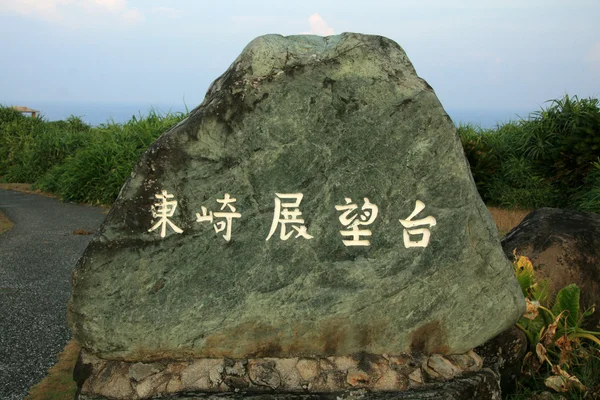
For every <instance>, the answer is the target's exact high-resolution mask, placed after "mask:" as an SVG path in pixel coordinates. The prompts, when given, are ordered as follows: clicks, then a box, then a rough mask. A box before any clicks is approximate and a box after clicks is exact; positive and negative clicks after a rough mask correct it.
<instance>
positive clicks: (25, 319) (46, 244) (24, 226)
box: [0, 189, 105, 400]
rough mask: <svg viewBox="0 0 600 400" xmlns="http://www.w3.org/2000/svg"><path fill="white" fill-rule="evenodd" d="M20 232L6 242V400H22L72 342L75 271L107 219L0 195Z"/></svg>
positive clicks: (2, 341) (0, 204) (2, 382)
mask: <svg viewBox="0 0 600 400" xmlns="http://www.w3.org/2000/svg"><path fill="white" fill-rule="evenodd" d="M0 211H2V212H3V213H4V214H5V215H6V216H7V217H8V218H9V219H10V220H11V221H12V222H13V223H14V226H13V227H12V229H10V230H9V231H8V232H6V233H4V234H2V235H0V399H2V400H16V399H22V398H24V397H25V395H26V394H27V390H28V389H29V388H30V387H31V386H32V385H34V384H35V383H37V382H39V381H40V380H41V379H42V378H43V377H44V375H45V374H46V371H47V370H48V368H49V367H50V366H52V365H53V364H54V363H55V362H56V357H55V356H56V354H58V353H59V352H60V351H62V349H63V347H64V346H65V344H66V343H67V341H68V340H69V338H70V331H69V329H68V327H67V319H66V304H67V300H68V298H69V296H70V294H71V270H72V269H73V267H74V266H75V263H76V262H77V260H78V258H79V256H80V255H81V253H82V252H83V249H85V247H86V245H87V243H88V241H89V240H90V239H91V238H92V236H91V235H86V236H81V235H73V231H74V230H76V229H84V230H87V231H95V230H96V229H97V228H98V227H99V226H100V224H101V223H102V221H103V219H104V217H105V215H104V214H103V213H102V211H103V210H102V209H100V208H96V207H89V206H83V205H78V204H71V203H62V202H60V201H59V200H56V199H51V198H47V197H43V196H40V195H35V194H25V193H19V192H14V191H9V190H2V189H0Z"/></svg>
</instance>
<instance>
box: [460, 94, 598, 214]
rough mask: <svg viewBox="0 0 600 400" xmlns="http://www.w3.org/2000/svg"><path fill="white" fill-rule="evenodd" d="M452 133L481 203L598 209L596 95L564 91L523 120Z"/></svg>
mask: <svg viewBox="0 0 600 400" xmlns="http://www.w3.org/2000/svg"><path fill="white" fill-rule="evenodd" d="M458 133H459V135H460V138H461V141H462V143H463V147H464V150H465V155H466V156H467V158H468V160H469V163H470V165H471V171H472V173H473V177H474V179H475V182H476V184H477V187H478V190H479V192H480V194H481V196H482V198H483V200H484V201H485V202H486V204H488V205H491V206H499V207H502V208H509V209H534V208H540V207H559V208H571V209H577V210H582V211H592V212H600V107H599V102H598V99H595V98H589V99H579V98H577V97H569V96H565V97H564V98H563V99H557V100H552V101H550V102H549V105H548V107H547V108H545V109H542V110H540V111H537V112H533V113H531V114H530V115H529V117H528V118H526V119H521V120H519V121H511V122H508V123H506V124H504V125H500V126H498V127H496V128H495V129H481V128H479V127H476V126H473V125H462V126H460V127H459V128H458Z"/></svg>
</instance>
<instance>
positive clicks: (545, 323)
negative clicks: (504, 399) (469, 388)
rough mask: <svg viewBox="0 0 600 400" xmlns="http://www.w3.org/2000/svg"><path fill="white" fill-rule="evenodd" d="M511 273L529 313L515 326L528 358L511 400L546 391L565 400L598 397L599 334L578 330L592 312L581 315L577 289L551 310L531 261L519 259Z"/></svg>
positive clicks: (557, 300)
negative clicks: (520, 332)
mask: <svg viewBox="0 0 600 400" xmlns="http://www.w3.org/2000/svg"><path fill="white" fill-rule="evenodd" d="M514 268H515V273H516V276H517V280H518V282H519V284H520V286H521V289H522V291H523V293H524V294H525V296H526V299H527V311H526V313H525V314H524V315H523V317H522V318H521V319H520V320H519V322H518V323H517V326H518V327H519V328H521V329H522V330H523V332H524V333H525V335H526V336H527V340H528V342H529V352H528V353H527V355H526V356H525V358H524V360H523V367H522V374H523V375H522V376H521V378H520V380H519V390H518V392H519V393H517V394H516V395H515V396H511V398H531V397H529V396H532V395H535V394H536V393H541V392H543V391H547V390H548V389H551V390H554V391H555V392H561V393H563V394H565V395H568V396H569V398H588V397H586V396H590V397H589V398H595V397H594V396H597V395H600V391H599V390H598V389H599V388H600V386H599V384H600V374H599V372H600V339H599V337H600V332H592V331H587V330H584V329H583V328H582V327H581V326H582V324H583V322H584V319H585V318H586V317H589V316H590V315H591V314H592V313H593V312H594V310H593V309H592V310H587V311H586V312H582V311H581V309H580V305H579V300H580V290H579V287H578V286H577V285H575V284H571V285H568V286H566V287H564V288H562V289H561V290H560V291H559V292H558V293H557V294H556V296H555V299H554V303H553V305H552V307H551V309H550V308H549V298H548V282H547V281H537V280H536V278H535V272H534V268H533V265H532V264H531V261H530V260H529V259H528V258H527V257H517V258H516V260H515V262H514ZM534 398H535V397H534Z"/></svg>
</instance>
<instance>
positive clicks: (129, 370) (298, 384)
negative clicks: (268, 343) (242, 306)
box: [74, 349, 499, 399]
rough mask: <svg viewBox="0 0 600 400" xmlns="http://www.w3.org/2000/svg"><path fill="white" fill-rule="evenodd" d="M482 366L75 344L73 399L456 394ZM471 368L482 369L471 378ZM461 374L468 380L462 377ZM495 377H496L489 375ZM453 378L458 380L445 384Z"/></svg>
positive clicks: (450, 359)
mask: <svg viewBox="0 0 600 400" xmlns="http://www.w3.org/2000/svg"><path fill="white" fill-rule="evenodd" d="M496 350H497V349H496ZM492 361H494V362H496V361H497V360H496V359H494V360H492ZM483 366H484V364H483V360H482V358H481V357H480V356H479V355H477V354H476V353H475V352H473V351H469V352H468V353H466V354H460V355H451V356H442V355H439V354H434V355H431V356H425V355H402V356H388V355H373V354H357V355H355V356H342V357H327V358H310V359H307V358H283V359H282V358H260V359H259V358H254V359H241V360H232V359H209V358H206V359H196V360H189V361H169V360H161V361H160V362H153V363H139V362H138V363H134V362H126V361H114V360H110V361H107V360H102V359H100V358H98V357H95V356H93V355H90V354H88V353H87V352H86V351H85V350H83V351H82V352H81V354H80V357H79V359H78V361H77V365H76V367H75V371H74V375H75V380H76V381H77V382H79V391H78V393H79V394H78V396H79V398H80V399H87V398H101V399H104V398H110V399H148V398H160V397H167V396H176V395H178V394H181V393H186V394H188V395H195V394H198V395H199V396H202V395H203V394H206V393H211V392H220V393H224V395H225V396H227V394H226V393H232V392H233V393H235V392H244V393H246V394H247V395H248V396H252V394H253V393H256V392H261V393H264V394H269V395H270V394H271V393H274V392H277V393H287V394H291V395H293V394H294V393H302V394H304V395H310V394H314V393H319V394H322V395H327V394H328V393H344V392H347V393H350V392H352V393H355V394H356V393H363V394H364V393H366V392H396V393H400V392H402V391H406V390H407V389H409V388H411V389H410V390H413V391H414V390H416V391H417V392H429V390H440V388H442V386H439V385H438V383H440V382H443V383H444V386H443V388H448V387H449V388H453V389H452V390H451V392H452V391H453V390H458V389H460V390H459V392H460V393H462V392H464V391H476V390H480V389H478V388H477V387H478V386H479V385H480V384H482V382H487V381H488V379H487V378H486V377H487V375H489V374H488V372H487V371H489V370H490V369H489V367H490V366H492V367H493V364H490V365H489V366H486V368H485V371H483V370H482V368H483ZM482 371H483V372H482ZM473 373H482V375H481V374H480V375H481V376H478V377H475V375H473ZM466 376H470V377H471V379H467V380H466V381H464V380H463V378H464V377H466ZM495 376H496V378H498V374H497V373H496V375H495ZM454 380H456V381H457V382H459V383H451V381H454ZM496 380H498V381H499V379H496ZM460 382H462V383H460ZM473 385H474V386H473ZM463 386H464V387H463ZM467 386H471V387H470V388H467ZM492 386H493V385H492ZM357 390H362V391H363V392H357ZM444 390H445V389H444ZM440 393H445V392H440ZM407 398H412V397H407ZM477 398H479V399H487V398H492V397H477Z"/></svg>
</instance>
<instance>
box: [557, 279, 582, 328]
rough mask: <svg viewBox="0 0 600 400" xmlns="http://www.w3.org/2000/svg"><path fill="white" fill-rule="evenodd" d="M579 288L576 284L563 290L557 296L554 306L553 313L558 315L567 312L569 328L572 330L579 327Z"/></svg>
mask: <svg viewBox="0 0 600 400" xmlns="http://www.w3.org/2000/svg"><path fill="white" fill-rule="evenodd" d="M579 296H580V291H579V287H578V286H577V285H575V284H571V285H568V286H565V287H564V288H562V289H561V290H560V291H559V292H558V293H557V294H556V299H555V300H554V306H552V313H553V314H554V315H558V314H560V313H561V312H563V311H565V310H567V311H568V313H567V316H566V321H567V326H568V327H570V328H575V327H577V323H578V320H579Z"/></svg>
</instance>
